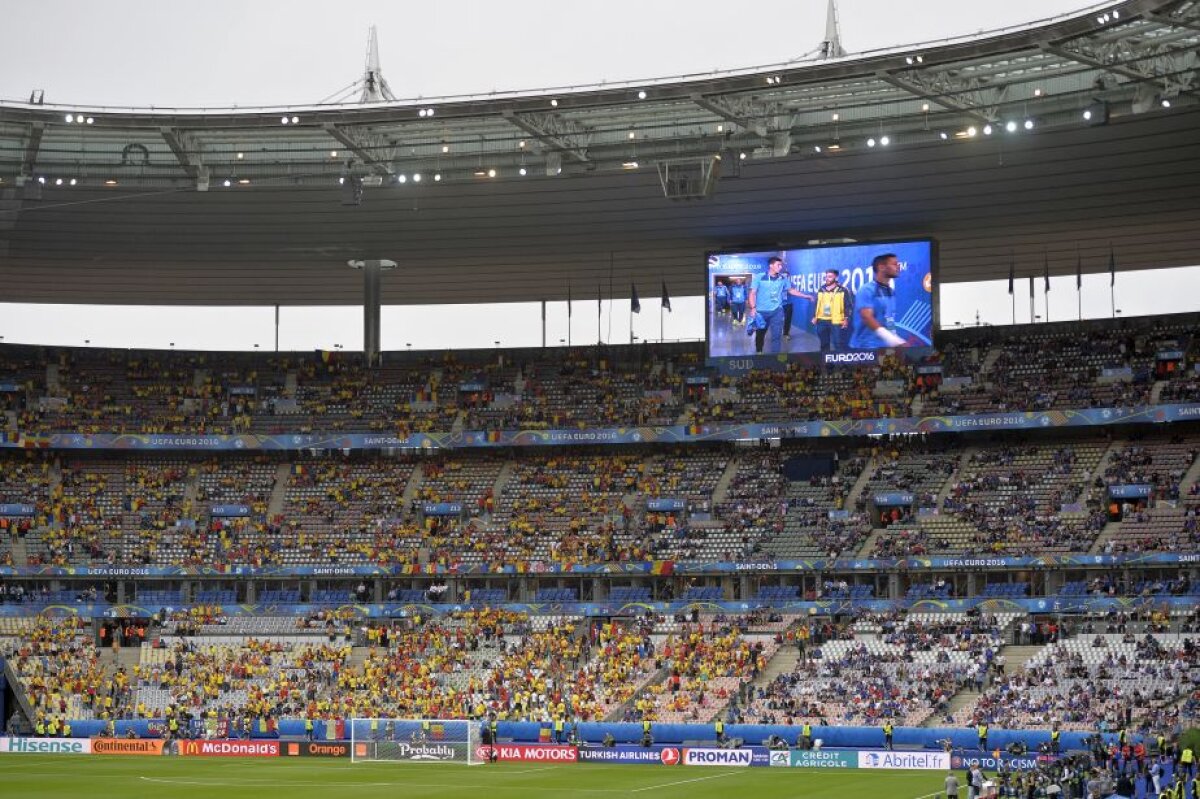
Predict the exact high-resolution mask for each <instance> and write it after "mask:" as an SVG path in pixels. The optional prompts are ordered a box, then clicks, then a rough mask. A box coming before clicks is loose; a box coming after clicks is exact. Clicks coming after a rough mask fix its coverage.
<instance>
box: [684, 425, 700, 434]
mask: <svg viewBox="0 0 1200 799" xmlns="http://www.w3.org/2000/svg"><path fill="white" fill-rule="evenodd" d="M687 433H688V435H689V436H699V435H703V434H704V426H703V425H699V424H689V425H688V428H687Z"/></svg>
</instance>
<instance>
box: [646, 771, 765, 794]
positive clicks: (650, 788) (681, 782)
mask: <svg viewBox="0 0 1200 799" xmlns="http://www.w3.org/2000/svg"><path fill="white" fill-rule="evenodd" d="M743 773H745V772H742V771H725V772H722V773H720V774H711V775H709V776H707V777H695V778H693V779H690V780H678V781H676V782H665V783H663V784H662V785H647V786H646V787H645V788H633V789H631V790H630V791H629V792H630V793H641V792H642V791H657V790H658V789H660V788H670V787H671V786H673V785H687V784H688V783H689V782H704V781H705V780H719V779H720V778H721V777H728V776H730V775H733V774H743Z"/></svg>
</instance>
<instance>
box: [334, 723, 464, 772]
mask: <svg viewBox="0 0 1200 799" xmlns="http://www.w3.org/2000/svg"><path fill="white" fill-rule="evenodd" d="M482 745H483V738H482V728H481V726H480V723H479V722H477V721H466V720H464V719H351V720H350V759H351V760H352V761H354V762H355V763H358V762H363V761H371V762H380V761H383V762H387V761H391V762H397V763H465V764H467V765H476V764H479V763H482V762H483V761H484V758H483V757H481V756H480V753H479V751H478V750H479V748H480V747H481V746H482Z"/></svg>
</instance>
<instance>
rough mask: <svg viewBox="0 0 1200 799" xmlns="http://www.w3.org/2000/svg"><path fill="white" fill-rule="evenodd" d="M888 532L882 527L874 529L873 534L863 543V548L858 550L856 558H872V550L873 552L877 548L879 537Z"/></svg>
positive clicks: (855, 554)
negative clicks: (876, 543)
mask: <svg viewBox="0 0 1200 799" xmlns="http://www.w3.org/2000/svg"><path fill="white" fill-rule="evenodd" d="M886 532H887V530H886V529H884V528H882V527H875V528H873V529H872V530H871V534H870V535H869V536H867V540H866V541H863V545H862V547H861V548H860V549H859V550H858V552H855V553H854V557H856V558H869V557H871V550H873V549H874V548H875V542H876V541H878V540H879V537H880V536H881V535H883V534H884V533H886Z"/></svg>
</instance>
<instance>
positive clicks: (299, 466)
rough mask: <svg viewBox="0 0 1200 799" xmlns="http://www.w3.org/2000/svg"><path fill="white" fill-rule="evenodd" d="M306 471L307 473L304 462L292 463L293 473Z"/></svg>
mask: <svg viewBox="0 0 1200 799" xmlns="http://www.w3.org/2000/svg"><path fill="white" fill-rule="evenodd" d="M304 473H305V469H304V464H303V463H296V464H293V465H292V474H304Z"/></svg>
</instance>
